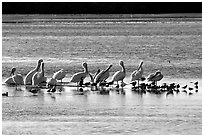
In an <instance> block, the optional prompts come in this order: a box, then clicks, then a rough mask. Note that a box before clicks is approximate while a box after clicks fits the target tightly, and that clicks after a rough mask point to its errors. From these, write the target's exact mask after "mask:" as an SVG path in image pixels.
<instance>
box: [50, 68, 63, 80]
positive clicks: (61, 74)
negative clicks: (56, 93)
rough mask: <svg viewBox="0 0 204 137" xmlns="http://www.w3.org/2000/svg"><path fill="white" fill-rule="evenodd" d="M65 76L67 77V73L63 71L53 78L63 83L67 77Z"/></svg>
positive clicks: (56, 73)
mask: <svg viewBox="0 0 204 137" xmlns="http://www.w3.org/2000/svg"><path fill="white" fill-rule="evenodd" d="M65 75H66V72H65V71H64V69H61V70H59V71H57V72H55V73H54V75H53V76H52V78H53V79H56V80H61V83H62V79H63V78H64V77H65Z"/></svg>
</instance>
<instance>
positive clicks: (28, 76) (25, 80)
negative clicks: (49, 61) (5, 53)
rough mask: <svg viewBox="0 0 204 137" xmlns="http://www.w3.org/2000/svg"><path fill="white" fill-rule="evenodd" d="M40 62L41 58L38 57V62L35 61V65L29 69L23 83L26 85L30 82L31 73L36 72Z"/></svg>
mask: <svg viewBox="0 0 204 137" xmlns="http://www.w3.org/2000/svg"><path fill="white" fill-rule="evenodd" d="M41 62H43V60H42V59H39V60H38V62H37V66H36V67H35V69H33V70H31V71H30V72H29V73H28V74H27V75H26V76H25V78H24V84H25V85H28V84H32V77H33V75H34V74H35V73H36V72H38V70H39V68H40V65H41Z"/></svg>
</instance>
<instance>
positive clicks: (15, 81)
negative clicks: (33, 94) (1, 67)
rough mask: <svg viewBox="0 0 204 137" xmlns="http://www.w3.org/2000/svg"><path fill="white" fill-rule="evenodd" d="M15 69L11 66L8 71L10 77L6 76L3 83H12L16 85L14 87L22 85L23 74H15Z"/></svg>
mask: <svg viewBox="0 0 204 137" xmlns="http://www.w3.org/2000/svg"><path fill="white" fill-rule="evenodd" d="M15 71H16V68H12V69H11V73H10V76H11V77H10V78H8V79H7V80H6V81H5V83H7V84H14V85H16V88H17V85H23V84H24V82H23V76H22V75H21V74H15ZM11 79H12V80H11ZM9 82H11V83H9Z"/></svg>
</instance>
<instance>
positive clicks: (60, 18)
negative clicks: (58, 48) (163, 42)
mask: <svg viewBox="0 0 204 137" xmlns="http://www.w3.org/2000/svg"><path fill="white" fill-rule="evenodd" d="M164 18H165V19H166V20H165V21H202V14H201V13H177V14H3V15H2V23H33V22H97V21H100V22H107V21H111V22H118V21H122V22H141V21H143V22H150V21H152V22H156V21H163V19H164Z"/></svg>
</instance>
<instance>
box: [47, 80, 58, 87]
mask: <svg viewBox="0 0 204 137" xmlns="http://www.w3.org/2000/svg"><path fill="white" fill-rule="evenodd" d="M54 85H57V80H56V79H54V78H51V79H50V80H48V82H47V87H50V86H54Z"/></svg>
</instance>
